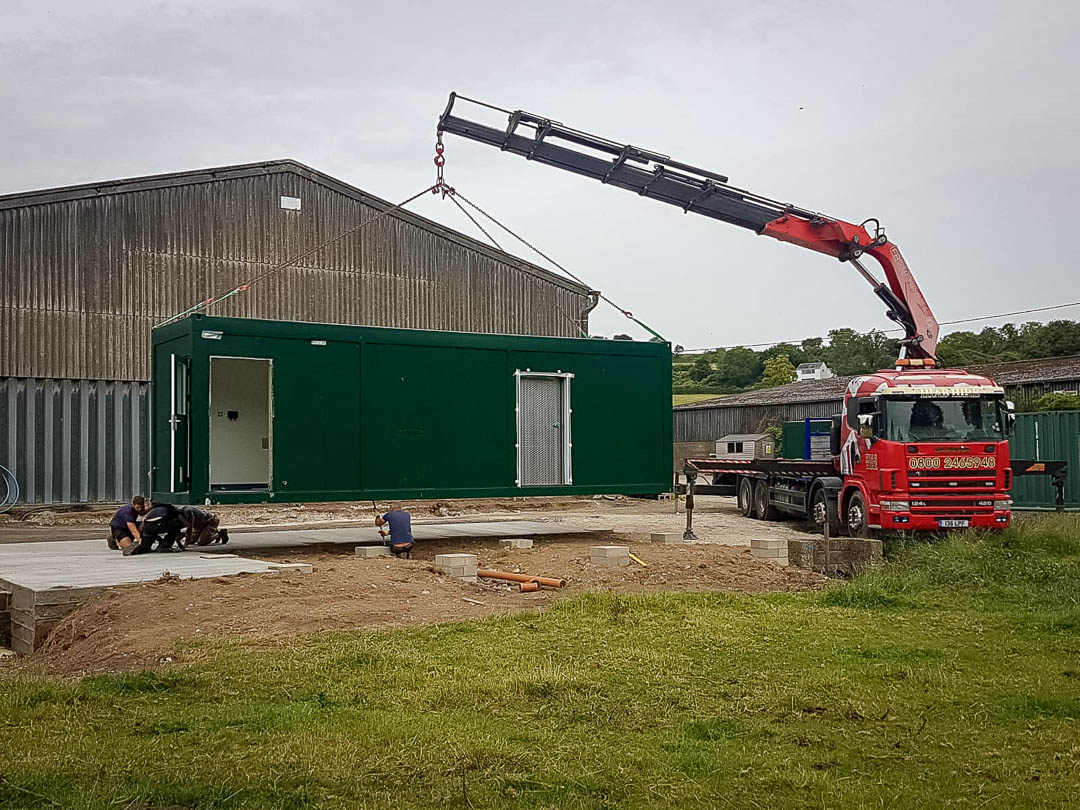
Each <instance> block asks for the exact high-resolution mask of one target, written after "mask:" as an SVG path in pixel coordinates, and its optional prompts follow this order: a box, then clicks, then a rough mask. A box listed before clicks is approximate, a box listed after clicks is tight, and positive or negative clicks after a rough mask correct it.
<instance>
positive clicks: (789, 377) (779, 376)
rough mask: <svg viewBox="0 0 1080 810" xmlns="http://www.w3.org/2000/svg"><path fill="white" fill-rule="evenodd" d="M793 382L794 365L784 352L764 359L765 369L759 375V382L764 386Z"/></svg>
mask: <svg viewBox="0 0 1080 810" xmlns="http://www.w3.org/2000/svg"><path fill="white" fill-rule="evenodd" d="M791 382H795V366H793V365H792V364H791V361H790V360H788V356H787V355H786V354H777V355H774V356H772V357H770V358H768V359H767V360H766V361H765V371H764V373H762V375H761V384H762V385H763V386H764V387H766V388H774V387H775V386H777V385H787V384H788V383H791Z"/></svg>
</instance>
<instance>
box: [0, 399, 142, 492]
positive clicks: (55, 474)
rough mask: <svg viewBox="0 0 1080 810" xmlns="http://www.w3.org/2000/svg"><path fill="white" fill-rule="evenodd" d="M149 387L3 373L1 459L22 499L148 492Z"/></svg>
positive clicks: (0, 462)
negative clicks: (6, 375) (6, 376)
mask: <svg viewBox="0 0 1080 810" xmlns="http://www.w3.org/2000/svg"><path fill="white" fill-rule="evenodd" d="M149 391H150V386H149V385H148V384H147V383H140V382H105V381H86V380H81V381H76V380H54V379H17V378H6V379H5V378H0V464H2V465H4V466H5V467H7V468H8V469H9V470H11V471H12V472H13V473H14V474H15V478H16V479H17V480H18V482H19V489H20V490H21V494H20V497H19V500H20V502H22V503H86V502H93V501H121V500H125V499H127V498H130V497H131V496H132V495H135V494H148V492H149V480H148V479H147V471H148V469H149V463H150V461H149V459H150V446H149V440H148V436H149V430H148V427H149V413H150V393H149Z"/></svg>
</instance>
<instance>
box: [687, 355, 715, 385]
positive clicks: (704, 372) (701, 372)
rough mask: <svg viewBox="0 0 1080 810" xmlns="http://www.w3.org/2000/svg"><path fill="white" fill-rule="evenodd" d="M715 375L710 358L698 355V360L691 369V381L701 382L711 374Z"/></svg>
mask: <svg viewBox="0 0 1080 810" xmlns="http://www.w3.org/2000/svg"><path fill="white" fill-rule="evenodd" d="M712 373H713V368H712V363H710V362H709V358H707V357H706V356H705V355H703V354H700V355H698V358H697V360H695V361H694V365H692V366H691V367H690V379H691V380H693V381H694V382H701V381H703V380H704V379H705V378H706V377H708V376H709V375H710V374H712Z"/></svg>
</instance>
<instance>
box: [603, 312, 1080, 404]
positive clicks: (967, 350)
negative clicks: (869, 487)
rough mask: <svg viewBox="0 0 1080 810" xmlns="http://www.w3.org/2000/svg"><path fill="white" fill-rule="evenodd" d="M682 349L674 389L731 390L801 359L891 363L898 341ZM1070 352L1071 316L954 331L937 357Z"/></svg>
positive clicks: (847, 370)
mask: <svg viewBox="0 0 1080 810" xmlns="http://www.w3.org/2000/svg"><path fill="white" fill-rule="evenodd" d="M616 339H629V336H628V335H625V336H624V335H617V336H616ZM681 349H682V347H681V346H676V347H674V353H675V357H674V365H673V371H672V383H673V388H674V391H675V393H687V394H690V393H717V394H730V393H738V392H740V391H747V390H751V389H754V388H769V387H772V386H775V385H784V384H785V383H788V382H792V381H794V379H795V367H796V366H797V365H799V364H800V363H811V362H823V363H825V364H826V365H827V366H828V367H829V368H830V369H832V370H833V372H834V373H836V374H837V375H840V376H847V375H851V374H865V373H867V372H871V371H876V370H878V369H882V368H890V367H892V365H893V363H894V361H895V360H896V358H897V355H898V353H899V344H898V343H897V340H896V338H894V337H890V336H889V335H886V334H885V333H883V332H879V331H876V330H873V331H870V332H857V331H855V330H854V329H846V328H844V329H833V330H831V331H830V332H829V333H828V335H827V336H826V337H824V338H808V339H806V340H803V341H801V342H800V343H798V344H794V343H778V344H776V345H775V346H770V347H769V348H767V349H763V350H761V351H756V350H754V349H751V348H748V347H745V346H736V347H734V348H726V349H713V350H712V351H708V352H704V353H702V354H693V355H688V354H685V353H683V352H682V351H681ZM1071 354H1080V322H1077V321H1067V320H1058V321H1050V322H1049V323H1037V322H1031V323H1024V324H1011V323H1010V324H1005V325H1004V326H1000V327H992V326H988V327H986V328H984V329H981V330H979V331H978V332H973V331H961V332H952V333H950V334H948V335H946V336H945V337H944V338H942V339H941V341H940V342H939V343H938V356H939V357H940V358H941V360H942V362H943V363H944V364H945V365H946V366H949V367H954V368H965V367H967V366H973V365H981V364H984V363H1000V362H1007V361H1011V360H1035V359H1039V358H1044V357H1063V356H1066V355H1071Z"/></svg>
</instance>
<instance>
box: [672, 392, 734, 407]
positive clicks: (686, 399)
mask: <svg viewBox="0 0 1080 810" xmlns="http://www.w3.org/2000/svg"><path fill="white" fill-rule="evenodd" d="M722 396H723V394H672V395H671V404H672V405H690V404H692V403H694V402H704V401H705V400H706V399H716V398H717V397H722Z"/></svg>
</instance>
